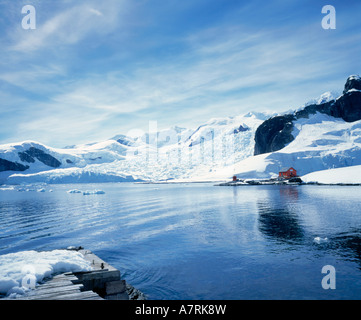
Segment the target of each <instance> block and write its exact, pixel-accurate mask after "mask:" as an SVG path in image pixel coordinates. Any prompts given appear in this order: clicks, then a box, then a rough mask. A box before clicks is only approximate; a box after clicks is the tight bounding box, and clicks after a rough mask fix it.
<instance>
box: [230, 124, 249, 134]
mask: <svg viewBox="0 0 361 320" xmlns="http://www.w3.org/2000/svg"><path fill="white" fill-rule="evenodd" d="M248 130H249V128H245V127H243V126H242V125H240V126H239V128H238V129H234V131H233V133H234V134H237V133H239V132H245V131H248Z"/></svg>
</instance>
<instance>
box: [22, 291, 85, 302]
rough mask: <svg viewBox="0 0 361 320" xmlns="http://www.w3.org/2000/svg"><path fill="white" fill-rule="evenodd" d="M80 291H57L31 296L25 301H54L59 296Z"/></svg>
mask: <svg viewBox="0 0 361 320" xmlns="http://www.w3.org/2000/svg"><path fill="white" fill-rule="evenodd" d="M80 292H81V291H80V290H79V289H72V290H67V291H61V292H60V291H55V292H51V293H47V294H35V295H31V296H26V297H24V299H25V300H54V299H55V298H56V297H57V296H60V295H65V294H71V293H80Z"/></svg>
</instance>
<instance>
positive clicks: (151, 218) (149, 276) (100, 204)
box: [0, 184, 361, 299]
mask: <svg viewBox="0 0 361 320" xmlns="http://www.w3.org/2000/svg"><path fill="white" fill-rule="evenodd" d="M51 189H53V190H54V192H52V193H48V192H45V193H36V192H32V193H29V192H27V193H24V192H16V191H0V224H1V227H2V228H1V231H0V254H6V253H9V252H16V251H21V250H51V249H57V248H64V247H67V246H69V245H81V246H84V247H86V248H89V249H91V250H93V251H94V252H95V253H97V254H99V255H100V256H101V257H102V258H104V259H105V260H107V261H109V263H111V264H113V265H114V266H115V267H117V268H118V269H120V271H121V273H122V274H123V277H124V278H125V279H126V280H127V281H128V282H130V283H132V284H133V285H135V286H136V287H138V288H139V289H141V290H142V291H144V292H145V293H146V294H147V295H148V297H150V298H151V299H305V298H310V299H359V298H361V271H360V269H361V268H360V266H361V215H360V212H359V209H358V208H360V207H361V199H360V197H359V194H360V193H359V192H360V191H359V190H360V188H359V187H332V188H330V187H326V186H274V185H273V186H249V187H243V186H242V187H215V186H213V185H212V184H179V185H157V186H154V185H144V184H106V185H101V186H99V185H91V186H88V185H86V186H84V185H71V186H62V185H59V186H52V187H51ZM69 189H81V190H82V189H83V190H93V189H101V190H104V191H105V194H104V195H94V196H83V195H82V194H68V193H67V192H66V191H67V190H69ZM316 237H320V238H322V239H324V238H327V241H321V242H316V241H314V240H315V238H316ZM326 264H331V265H334V266H335V268H336V271H337V275H338V276H337V279H338V280H337V281H338V282H337V290H335V291H334V292H330V291H329V292H325V290H323V289H322V288H321V285H320V283H321V279H322V274H321V268H322V266H324V265H326ZM275 288H277V290H276V289H275Z"/></svg>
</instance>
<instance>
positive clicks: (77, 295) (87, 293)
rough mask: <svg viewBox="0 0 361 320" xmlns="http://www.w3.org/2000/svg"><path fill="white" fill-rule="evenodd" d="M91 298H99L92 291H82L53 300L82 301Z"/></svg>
mask: <svg viewBox="0 0 361 320" xmlns="http://www.w3.org/2000/svg"><path fill="white" fill-rule="evenodd" d="M91 298H97V299H98V298H100V297H99V295H98V294H96V293H95V292H93V291H83V292H78V293H69V294H64V295H58V296H56V297H54V298H53V300H83V299H91Z"/></svg>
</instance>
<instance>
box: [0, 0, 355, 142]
mask: <svg viewBox="0 0 361 320" xmlns="http://www.w3.org/2000/svg"><path fill="white" fill-rule="evenodd" d="M24 5H33V6H34V7H35V9H36V23H37V25H36V27H37V28H36V29H35V30H24V29H22V26H21V21H22V19H23V17H24V15H23V14H22V13H21V9H22V7H23V6H24ZM324 5H333V6H334V7H335V9H336V19H337V22H336V29H335V30H324V29H323V28H322V27H321V21H322V18H323V17H324V15H323V14H322V13H321V9H322V7H323V6H324ZM0 30H1V31H0V42H1V46H0V57H1V59H0V119H1V126H0V143H1V144H3V143H10V142H18V141H23V140H36V141H39V142H42V143H45V144H48V145H50V146H54V147H63V146H65V145H70V144H78V143H87V142H94V141H101V140H105V139H107V138H110V137H112V136H114V135H116V134H126V133H127V132H128V131H129V130H132V129H141V130H144V131H147V128H148V125H149V121H157V122H158V128H159V129H164V128H168V127H170V126H173V125H178V126H183V127H196V126H198V125H200V124H202V123H204V122H206V121H208V120H209V119H211V118H217V117H227V116H236V115H239V114H244V113H247V112H249V111H276V112H282V111H285V110H289V109H296V108H298V107H300V106H302V105H303V104H304V103H305V102H307V101H308V100H310V99H313V98H316V97H318V96H319V95H321V94H322V93H324V92H326V91H336V92H338V93H340V92H341V91H342V89H343V85H344V83H345V81H346V78H347V77H348V76H349V75H351V74H360V73H361V59H360V56H361V2H360V1H352V0H349V1H328V0H325V1H317V0H302V1H285V0H275V1H273V0H271V1H268V2H265V1H259V0H255V1H254V0H253V1H241V0H238V1H237V0H182V1H181V0H177V1H175V0H105V1H95V0H87V1H85V0H84V1H82V0H77V1H75V0H57V1H50V0H37V1H35V0H26V1H23V0H17V1H13V0H0Z"/></svg>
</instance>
